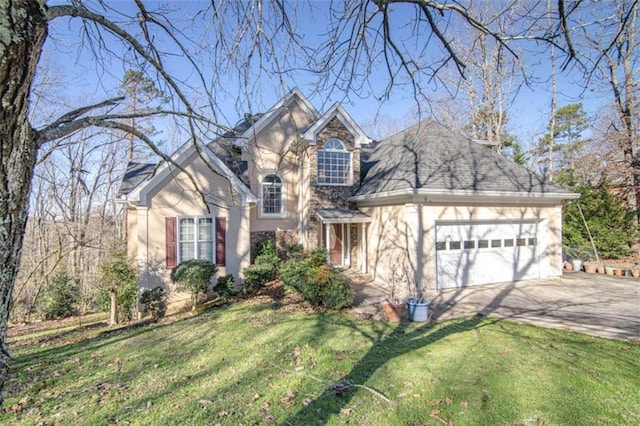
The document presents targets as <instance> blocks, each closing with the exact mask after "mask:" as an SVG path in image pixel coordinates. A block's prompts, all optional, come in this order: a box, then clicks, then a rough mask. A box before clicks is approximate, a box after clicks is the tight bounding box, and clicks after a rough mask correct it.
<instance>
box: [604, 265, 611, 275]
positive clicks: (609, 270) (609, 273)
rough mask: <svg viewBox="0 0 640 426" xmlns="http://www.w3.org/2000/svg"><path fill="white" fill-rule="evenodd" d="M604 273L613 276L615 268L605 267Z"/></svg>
mask: <svg viewBox="0 0 640 426" xmlns="http://www.w3.org/2000/svg"><path fill="white" fill-rule="evenodd" d="M604 272H605V273H606V274H607V275H613V266H605V267H604Z"/></svg>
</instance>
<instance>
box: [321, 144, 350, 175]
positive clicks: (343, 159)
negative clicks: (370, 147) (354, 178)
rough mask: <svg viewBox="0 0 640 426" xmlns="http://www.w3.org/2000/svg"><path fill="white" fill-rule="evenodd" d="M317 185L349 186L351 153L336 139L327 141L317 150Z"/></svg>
mask: <svg viewBox="0 0 640 426" xmlns="http://www.w3.org/2000/svg"><path fill="white" fill-rule="evenodd" d="M318 184H319V185H349V184H351V153H350V152H349V151H347V150H346V149H345V148H344V145H343V144H342V142H340V141H339V140H338V139H329V140H328V141H327V143H325V144H324V147H323V148H322V149H321V150H318Z"/></svg>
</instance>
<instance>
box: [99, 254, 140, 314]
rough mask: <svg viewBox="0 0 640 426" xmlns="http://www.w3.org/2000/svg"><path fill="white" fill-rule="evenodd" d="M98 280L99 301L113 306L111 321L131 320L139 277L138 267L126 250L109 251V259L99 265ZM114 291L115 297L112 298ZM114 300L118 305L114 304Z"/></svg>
mask: <svg viewBox="0 0 640 426" xmlns="http://www.w3.org/2000/svg"><path fill="white" fill-rule="evenodd" d="M98 282H99V283H100V291H99V293H98V301H99V302H101V305H102V306H103V307H106V308H108V307H111V313H112V317H111V318H110V322H111V323H112V324H115V323H117V322H118V321H120V320H122V319H126V320H130V319H131V308H132V307H133V303H134V302H135V300H136V288H137V286H138V278H137V270H136V267H135V266H134V265H133V264H132V263H131V261H130V260H129V259H128V258H127V254H126V252H125V251H124V250H121V249H114V250H112V251H111V252H110V253H109V255H108V257H107V260H106V261H105V262H104V263H102V264H101V265H100V267H99V277H98ZM114 293H115V298H112V297H111V296H112V294H114ZM114 301H115V303H116V305H115V306H112V304H113V302H114Z"/></svg>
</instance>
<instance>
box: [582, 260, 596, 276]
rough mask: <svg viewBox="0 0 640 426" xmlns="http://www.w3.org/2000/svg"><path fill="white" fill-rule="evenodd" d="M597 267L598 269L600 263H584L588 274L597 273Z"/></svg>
mask: <svg viewBox="0 0 640 426" xmlns="http://www.w3.org/2000/svg"><path fill="white" fill-rule="evenodd" d="M597 269H598V265H595V264H593V263H585V264H584V271H585V272H586V273H587V274H595V273H596V271H597Z"/></svg>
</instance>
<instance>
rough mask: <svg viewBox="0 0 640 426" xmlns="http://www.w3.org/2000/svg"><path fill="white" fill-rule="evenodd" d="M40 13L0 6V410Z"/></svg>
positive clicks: (24, 4) (29, 173)
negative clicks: (30, 95) (0, 17)
mask: <svg viewBox="0 0 640 426" xmlns="http://www.w3.org/2000/svg"><path fill="white" fill-rule="evenodd" d="M44 10H45V6H44V5H41V4H39V2H36V1H33V0H14V1H13V2H9V3H8V2H6V1H0V16H2V17H3V18H2V19H0V82H2V83H1V84H2V89H1V90H0V405H1V404H2V401H3V397H2V391H3V390H4V384H5V382H6V379H7V375H8V361H9V351H8V347H7V342H6V337H7V325H8V321H9V313H10V310H11V300H12V292H13V287H14V284H15V280H16V276H17V274H18V268H19V266H20V252H21V249H22V242H23V238H24V232H25V226H26V223H27V213H28V202H29V191H30V188H31V180H32V177H33V168H34V166H35V163H36V158H37V151H38V141H37V133H36V131H35V130H34V129H33V128H32V127H31V125H30V123H29V119H28V112H29V93H30V91H31V82H32V81H33V79H34V76H35V73H36V67H37V65H38V60H39V59H40V52H41V51H42V46H43V44H44V40H45V37H46V35H47V22H46V18H45V16H44Z"/></svg>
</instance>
